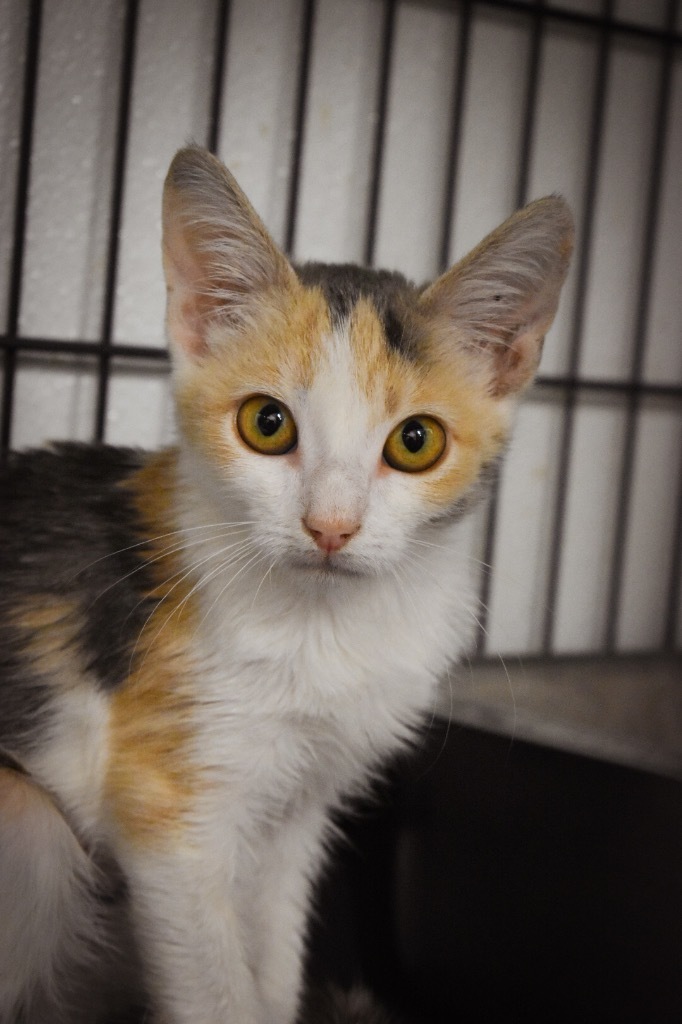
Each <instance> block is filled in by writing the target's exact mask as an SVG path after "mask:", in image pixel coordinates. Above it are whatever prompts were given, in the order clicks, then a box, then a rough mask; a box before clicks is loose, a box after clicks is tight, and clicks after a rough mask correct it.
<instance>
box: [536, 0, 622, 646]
mask: <svg viewBox="0 0 682 1024" xmlns="http://www.w3.org/2000/svg"><path fill="white" fill-rule="evenodd" d="M613 6H614V0H605V2H604V4H603V9H602V17H603V19H604V21H603V23H602V26H601V28H600V32H599V51H598V55H597V80H596V83H595V90H594V102H593V106H592V117H591V124H590V138H589V150H588V161H587V181H586V185H585V200H584V205H583V215H582V218H581V223H580V231H579V238H580V240H581V242H580V251H579V252H578V253H577V254H576V255H577V285H576V296H575V307H574V311H573V330H572V332H571V344H570V349H569V359H568V371H567V377H568V379H569V380H570V381H573V382H574V383H573V384H571V385H569V387H568V389H567V391H566V397H565V400H564V409H563V417H562V424H561V435H560V438H559V459H558V465H557V489H556V494H555V500H554V509H553V512H552V531H551V536H552V541H551V544H550V554H549V569H548V573H547V598H546V603H545V620H544V623H543V650H544V653H545V654H551V653H553V649H554V634H555V630H556V606H557V594H558V589H559V576H560V573H561V559H562V554H563V544H564V533H565V526H566V501H567V498H568V486H569V477H570V464H571V450H572V448H573V431H574V425H575V412H576V402H577V387H576V384H575V381H576V377H577V373H578V367H579V365H580V355H581V352H582V344H583V328H584V321H585V302H586V298H587V282H588V280H589V276H590V266H591V250H592V229H593V225H594V213H595V208H596V202H597V181H598V178H599V166H600V163H601V146H602V136H603V129H604V115H605V110H606V99H607V87H608V76H609V66H610V58H611V36H612V31H613V29H612V27H611V21H612V18H613Z"/></svg>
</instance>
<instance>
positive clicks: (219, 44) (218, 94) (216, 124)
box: [206, 0, 231, 153]
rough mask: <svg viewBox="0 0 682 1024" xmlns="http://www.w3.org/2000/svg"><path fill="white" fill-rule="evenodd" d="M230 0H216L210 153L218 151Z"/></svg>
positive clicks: (208, 140)
mask: <svg viewBox="0 0 682 1024" xmlns="http://www.w3.org/2000/svg"><path fill="white" fill-rule="evenodd" d="M230 8H231V2H230V0H217V4H216V27H215V48H214V51H213V81H212V86H211V106H210V113H209V122H208V139H207V142H206V146H207V148H208V149H210V151H211V153H217V152H218V145H219V142H220V123H221V120H222V112H223V86H224V83H225V62H226V57H227V44H228V29H229V24H230Z"/></svg>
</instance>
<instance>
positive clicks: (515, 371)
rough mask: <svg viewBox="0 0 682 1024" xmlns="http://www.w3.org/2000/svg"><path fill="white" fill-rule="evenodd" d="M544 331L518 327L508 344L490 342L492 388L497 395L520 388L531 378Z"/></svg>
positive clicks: (520, 389) (513, 391)
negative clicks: (518, 329) (518, 330)
mask: <svg viewBox="0 0 682 1024" xmlns="http://www.w3.org/2000/svg"><path fill="white" fill-rule="evenodd" d="M544 340H545V338H544V334H540V333H539V332H538V329H537V327H532V326H531V327H526V328H522V329H521V330H520V332H519V333H518V334H517V335H516V337H515V338H513V340H512V341H511V342H509V343H508V344H499V345H494V348H493V362H494V367H495V373H494V391H493V394H494V395H495V396H496V397H497V398H503V397H504V396H505V395H509V394H514V393H516V392H519V391H522V390H523V388H525V387H526V386H527V385H528V384H529V383H530V382H531V380H532V379H533V377H534V375H535V371H536V370H537V368H538V364H539V362H540V356H541V355H542V346H543V344H544Z"/></svg>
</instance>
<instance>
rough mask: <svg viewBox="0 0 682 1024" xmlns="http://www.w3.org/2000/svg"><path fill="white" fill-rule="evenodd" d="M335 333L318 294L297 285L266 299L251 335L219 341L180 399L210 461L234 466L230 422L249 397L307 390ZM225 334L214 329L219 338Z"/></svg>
mask: <svg viewBox="0 0 682 1024" xmlns="http://www.w3.org/2000/svg"><path fill="white" fill-rule="evenodd" d="M330 329H331V323H330V319H329V311H328V308H327V303H326V302H325V299H324V297H323V295H322V293H321V291H320V290H319V289H317V288H304V287H303V286H302V285H300V286H299V285H296V286H295V287H293V288H290V289H289V288H288V289H287V290H286V291H281V290H278V291H272V292H271V293H269V294H268V295H266V296H264V297H263V298H262V299H261V300H260V306H259V309H258V313H257V316H256V318H255V320H254V324H253V327H252V329H251V330H250V331H249V333H248V335H243V334H242V335H240V336H239V337H236V338H235V339H234V340H232V339H230V338H229V337H225V338H220V337H219V336H218V337H214V339H213V350H212V351H211V352H210V353H209V354H208V355H207V356H206V357H205V358H203V359H201V360H198V361H196V362H195V363H194V364H193V366H192V367H191V369H190V370H189V371H188V372H187V374H186V375H185V377H184V379H182V380H181V381H179V383H178V387H177V392H176V397H177V403H178V409H179V416H180V422H181V424H182V427H183V429H184V431H185V434H186V436H187V437H188V439H189V440H190V441H191V442H192V443H193V444H195V445H197V447H198V448H199V449H200V450H201V451H203V452H204V453H205V454H208V455H209V456H210V457H211V458H215V457H216V456H218V457H219V459H220V460H221V462H222V463H223V464H227V463H229V462H231V461H232V459H233V457H234V454H233V453H234V451H235V444H236V445H237V446H241V444H242V442H241V440H240V439H239V436H238V434H237V431H236V428H235V431H234V444H233V443H232V438H229V437H228V438H226V435H225V429H224V428H225V418H226V417H227V416H228V415H230V414H233V415H234V414H236V409H237V407H238V405H239V403H240V402H241V401H243V399H244V398H246V397H248V395H251V394H259V393H264V394H267V395H272V396H273V397H274V398H278V397H282V393H284V392H286V391H289V390H292V389H298V388H306V387H308V386H309V385H310V382H311V381H312V379H313V376H314V374H315V369H316V366H317V364H318V360H319V355H320V341H321V339H322V338H323V337H324V336H325V335H326V334H328V333H329V331H330ZM220 330H221V329H220V328H216V329H215V332H216V334H217V335H219V334H220Z"/></svg>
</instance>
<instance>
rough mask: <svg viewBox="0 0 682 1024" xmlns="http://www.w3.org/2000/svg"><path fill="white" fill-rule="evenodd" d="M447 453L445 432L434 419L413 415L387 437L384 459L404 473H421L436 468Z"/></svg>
mask: <svg viewBox="0 0 682 1024" xmlns="http://www.w3.org/2000/svg"><path fill="white" fill-rule="evenodd" d="M444 451H445V431H444V429H443V427H442V426H441V425H440V423H439V422H438V420H434V419H433V418H432V417H431V416H411V417H410V418H409V419H407V420H403V422H402V423H399V424H398V426H397V427H396V428H395V429H394V430H393V431H391V433H390V434H389V435H388V439H387V441H386V444H385V445H384V458H385V459H386V462H387V463H388V464H389V466H391V467H392V468H393V469H398V470H400V472H402V473H420V472H422V470H425V469H430V468H431V467H432V466H434V465H435V464H436V463H437V462H438V460H439V459H440V457H441V455H442V454H443V452H444Z"/></svg>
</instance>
